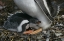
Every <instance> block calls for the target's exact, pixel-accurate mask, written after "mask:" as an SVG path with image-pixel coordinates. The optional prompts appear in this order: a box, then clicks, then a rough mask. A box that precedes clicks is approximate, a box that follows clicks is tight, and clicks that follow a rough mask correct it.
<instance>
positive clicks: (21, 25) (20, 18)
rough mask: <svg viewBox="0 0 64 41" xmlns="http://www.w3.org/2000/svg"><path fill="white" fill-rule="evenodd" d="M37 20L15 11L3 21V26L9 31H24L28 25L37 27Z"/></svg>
mask: <svg viewBox="0 0 64 41" xmlns="http://www.w3.org/2000/svg"><path fill="white" fill-rule="evenodd" d="M37 22H38V20H37V19H36V18H33V17H31V16H29V15H27V14H24V13H16V14H14V15H12V16H10V17H9V18H8V19H7V21H6V22H5V23H4V28H5V29H7V30H10V31H16V32H22V33H23V32H24V31H26V29H28V28H29V25H30V27H36V28H38V27H37V24H36V23H37Z"/></svg>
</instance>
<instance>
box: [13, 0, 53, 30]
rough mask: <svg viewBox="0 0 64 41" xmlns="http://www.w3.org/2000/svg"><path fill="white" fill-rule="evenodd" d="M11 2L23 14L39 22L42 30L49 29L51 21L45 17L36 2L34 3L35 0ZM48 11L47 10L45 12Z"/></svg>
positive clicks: (15, 0)
mask: <svg viewBox="0 0 64 41" xmlns="http://www.w3.org/2000/svg"><path fill="white" fill-rule="evenodd" d="M13 1H14V3H15V4H16V5H17V6H18V8H19V9H21V10H22V11H23V12H25V13H26V14H28V15H30V16H32V17H34V18H37V19H38V20H40V21H41V23H40V24H39V26H40V27H42V28H43V30H45V29H48V28H50V27H51V24H52V21H51V20H50V19H49V17H48V16H47V15H46V13H45V12H44V10H43V9H42V8H41V6H40V5H38V4H37V2H35V0H13ZM39 1H42V0H39ZM44 2H45V0H43V3H44ZM44 5H45V3H44ZM44 5H43V6H44ZM46 6H47V5H46ZM44 7H45V6H44ZM48 10H49V9H47V11H48ZM48 13H49V11H48Z"/></svg>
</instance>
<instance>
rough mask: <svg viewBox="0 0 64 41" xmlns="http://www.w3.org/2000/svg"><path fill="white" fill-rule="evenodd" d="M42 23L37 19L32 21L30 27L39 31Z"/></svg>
mask: <svg viewBox="0 0 64 41" xmlns="http://www.w3.org/2000/svg"><path fill="white" fill-rule="evenodd" d="M40 23H41V21H39V20H38V19H37V18H32V19H30V27H31V28H33V29H38V28H39V24H40Z"/></svg>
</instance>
